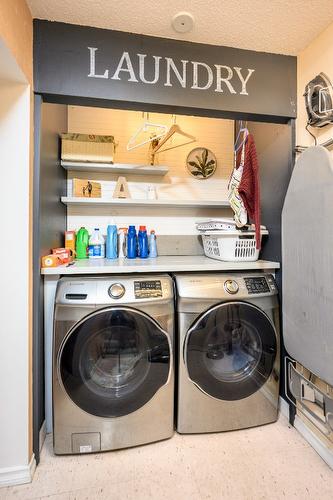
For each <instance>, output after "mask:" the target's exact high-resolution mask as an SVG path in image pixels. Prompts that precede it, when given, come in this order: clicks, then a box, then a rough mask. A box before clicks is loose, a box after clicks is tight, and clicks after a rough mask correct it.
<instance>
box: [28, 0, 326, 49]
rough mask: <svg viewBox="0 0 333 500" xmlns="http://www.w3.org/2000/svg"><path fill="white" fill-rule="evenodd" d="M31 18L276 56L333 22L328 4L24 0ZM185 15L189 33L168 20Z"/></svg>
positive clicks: (305, 0) (294, 0)
mask: <svg viewBox="0 0 333 500" xmlns="http://www.w3.org/2000/svg"><path fill="white" fill-rule="evenodd" d="M27 3H28V5H29V6H30V10H31V13H32V15H33V17H35V18H39V19H49V20H52V21H63V22H67V23H71V24H80V25H85V26H97V27H100V28H107V29H115V30H120V31H129V32H133V33H142V34H145V35H154V36H161V37H165V38H176V39H178V40H189V41H193V42H203V43H210V44H216V45H226V46H230V47H239V48H244V49H251V50H258V51H264V52H275V53H280V54H292V55H296V54H298V53H299V52H300V51H301V50H302V49H304V48H305V47H306V46H307V45H308V44H309V43H310V42H311V41H312V40H313V39H314V38H315V37H316V36H317V35H318V34H319V33H320V32H321V31H323V30H324V29H325V28H326V27H327V26H328V25H329V24H330V23H331V22H332V21H333V8H332V7H333V0H159V1H158V0H155V1H152V0H27ZM179 11H188V12H190V13H191V14H193V16H194V18H195V25H194V29H193V30H192V32H191V33H187V34H180V33H176V32H175V31H174V30H173V29H172V27H171V19H172V17H173V16H174V15H175V14H176V13H177V12H179Z"/></svg>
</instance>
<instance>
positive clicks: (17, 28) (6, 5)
mask: <svg viewBox="0 0 333 500" xmlns="http://www.w3.org/2000/svg"><path fill="white" fill-rule="evenodd" d="M32 33H33V28H32V17H31V14H30V10H29V8H28V6H27V4H26V2H25V0H1V3H0V37H1V38H3V40H4V41H5V43H6V45H7V47H8V48H9V49H10V50H11V52H12V54H13V56H14V57H15V59H16V61H17V64H18V65H19V66H20V67H21V69H22V71H23V72H24V74H25V76H26V78H27V80H28V81H29V83H30V84H32V74H33V71H32V38H33V37H32Z"/></svg>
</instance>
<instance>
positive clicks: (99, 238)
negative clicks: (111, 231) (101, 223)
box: [88, 227, 105, 259]
mask: <svg viewBox="0 0 333 500" xmlns="http://www.w3.org/2000/svg"><path fill="white" fill-rule="evenodd" d="M88 256H89V259H104V257H105V241H104V236H103V235H102V234H101V233H100V232H99V229H98V228H97V227H95V229H94V232H93V234H92V235H91V236H90V239H89V247H88Z"/></svg>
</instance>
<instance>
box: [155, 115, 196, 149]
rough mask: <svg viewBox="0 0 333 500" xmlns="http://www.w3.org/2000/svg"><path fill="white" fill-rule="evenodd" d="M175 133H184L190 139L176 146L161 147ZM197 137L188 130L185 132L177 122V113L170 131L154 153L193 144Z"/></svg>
mask: <svg viewBox="0 0 333 500" xmlns="http://www.w3.org/2000/svg"><path fill="white" fill-rule="evenodd" d="M175 134H179V135H182V136H184V137H187V139H189V140H188V141H186V142H182V143H181V144H176V145H175V146H169V147H167V148H164V149H161V148H162V147H163V146H164V145H165V143H166V142H167V141H169V140H170V139H171V138H172V137H173V136H174V135H175ZM196 140H197V139H196V137H194V136H193V135H191V134H188V133H187V132H184V131H183V130H182V129H181V128H180V126H179V125H177V124H176V115H173V124H172V125H171V127H170V128H169V131H168V133H167V134H166V135H165V137H163V139H162V140H161V141H160V142H159V143H158V144H157V146H156V148H155V149H154V151H153V152H154V154H156V153H163V152H164V151H169V150H170V149H175V148H179V147H181V146H185V145H186V144H191V143H192V142H195V141H196Z"/></svg>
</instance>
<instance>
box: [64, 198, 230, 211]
mask: <svg viewBox="0 0 333 500" xmlns="http://www.w3.org/2000/svg"><path fill="white" fill-rule="evenodd" d="M61 201H62V203H64V204H65V205H67V206H82V205H84V206H88V205H89V206H95V207H105V206H123V207H135V206H140V207H150V206H153V207H178V208H224V207H230V204H229V202H228V201H227V200H209V201H208V200H133V199H131V198H126V199H118V198H113V199H104V198H78V197H77V198H74V197H67V196H62V197H61Z"/></svg>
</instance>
